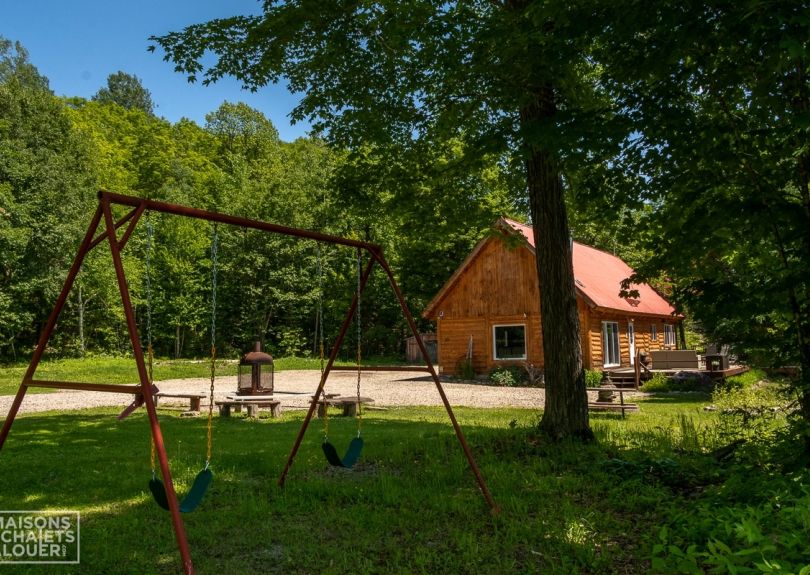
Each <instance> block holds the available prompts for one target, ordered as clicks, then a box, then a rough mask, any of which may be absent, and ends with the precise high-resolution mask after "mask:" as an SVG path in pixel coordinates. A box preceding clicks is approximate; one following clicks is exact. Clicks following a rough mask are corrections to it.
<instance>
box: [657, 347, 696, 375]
mask: <svg viewBox="0 0 810 575" xmlns="http://www.w3.org/2000/svg"><path fill="white" fill-rule="evenodd" d="M650 359H651V360H652V369H654V370H659V369H698V368H699V367H700V365H699V363H698V356H697V352H696V351H695V350H693V349H664V350H653V351H651V352H650Z"/></svg>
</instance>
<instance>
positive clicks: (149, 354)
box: [145, 211, 157, 479]
mask: <svg viewBox="0 0 810 575" xmlns="http://www.w3.org/2000/svg"><path fill="white" fill-rule="evenodd" d="M154 236H155V228H154V226H153V225H152V213H151V212H148V211H147V212H146V258H145V259H146V262H145V263H146V270H145V271H146V361H147V363H146V369H147V375H148V376H149V387H150V388H151V387H152V384H153V383H154V381H155V380H154V375H153V371H152V366H153V364H154V357H155V352H154V350H153V349H152V242H153V239H154ZM149 446H150V447H149V461H150V464H151V466H152V479H154V478H155V477H156V476H157V474H156V472H155V441H154V438H152V436H151V434H150V436H149Z"/></svg>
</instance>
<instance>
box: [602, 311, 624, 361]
mask: <svg viewBox="0 0 810 575" xmlns="http://www.w3.org/2000/svg"><path fill="white" fill-rule="evenodd" d="M608 325H611V326H613V329H614V331H613V335H614V342H615V344H616V349H615V351H616V355H615V356H614V357H608V356H610V355H612V354H610V353H609V350H610V345H609V344H608V329H607V326H608ZM621 353H622V347H621V343H620V342H619V322H618V321H603V322H602V364H603V366H604V367H619V366H620V365H621V364H622V355H621ZM614 358H615V360H616V362H615V363H613V362H611V363H608V360H610V359H614Z"/></svg>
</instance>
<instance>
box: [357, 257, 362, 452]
mask: <svg viewBox="0 0 810 575" xmlns="http://www.w3.org/2000/svg"><path fill="white" fill-rule="evenodd" d="M362 273H363V256H362V252H361V251H360V248H357V314H356V319H357V437H360V428H361V427H362V424H363V404H362V403H361V402H360V378H361V371H362V370H361V368H360V361H361V359H362V358H361V345H360V344H361V341H362V339H361V338H362V332H363V327H362V322H361V316H360V291H361V290H360V276H361V275H362Z"/></svg>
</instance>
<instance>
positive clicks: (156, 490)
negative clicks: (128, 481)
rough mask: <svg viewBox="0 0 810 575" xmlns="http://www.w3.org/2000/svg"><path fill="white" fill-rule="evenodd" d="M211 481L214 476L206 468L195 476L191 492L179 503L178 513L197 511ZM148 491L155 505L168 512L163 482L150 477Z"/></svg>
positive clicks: (167, 500)
mask: <svg viewBox="0 0 810 575" xmlns="http://www.w3.org/2000/svg"><path fill="white" fill-rule="evenodd" d="M213 479H214V474H213V473H212V472H211V470H210V469H208V468H207V467H206V468H205V469H203V470H202V471H200V472H199V473H198V474H197V477H195V478H194V483H193V484H192V486H191V490H190V491H189V492H188V494H187V495H186V496H185V497H183V500H182V501H181V502H180V511H181V512H182V513H190V512H192V511H194V510H195V509H197V507H198V506H199V505H200V503H202V500H203V497H204V496H205V492H206V491H208V487H209V486H210V485H211V481H212V480H213ZM149 491H151V492H152V497H154V498H155V503H157V504H158V505H159V506H160V507H162V508H163V509H165V510H166V511H168V510H169V497H168V495H167V494H166V486H165V485H163V482H162V481H161V480H160V479H158V478H157V477H152V479H150V480H149Z"/></svg>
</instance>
